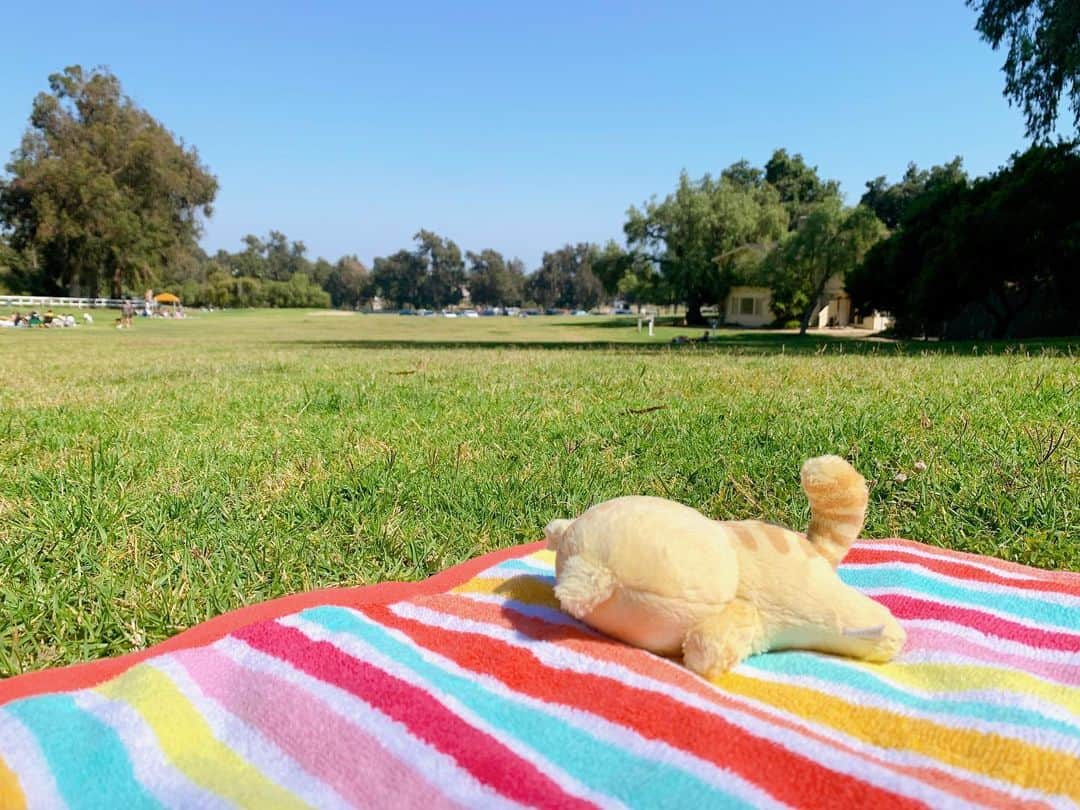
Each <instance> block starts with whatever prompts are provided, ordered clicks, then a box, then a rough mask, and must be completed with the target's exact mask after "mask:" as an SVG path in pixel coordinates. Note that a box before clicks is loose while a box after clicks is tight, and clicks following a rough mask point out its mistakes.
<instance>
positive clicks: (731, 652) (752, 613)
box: [683, 599, 761, 678]
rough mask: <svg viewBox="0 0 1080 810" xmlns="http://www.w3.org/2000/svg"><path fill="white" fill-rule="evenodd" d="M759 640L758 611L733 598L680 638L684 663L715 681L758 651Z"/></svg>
mask: <svg viewBox="0 0 1080 810" xmlns="http://www.w3.org/2000/svg"><path fill="white" fill-rule="evenodd" d="M760 640H761V620H760V618H759V617H758V612H757V608H755V607H754V606H753V605H751V604H750V603H749V602H744V601H743V600H741V599H736V600H735V601H733V602H731V603H730V604H729V605H728V606H727V607H726V608H724V610H723V611H722V612H721V613H719V614H717V615H715V616H710V617H709V618H707V619H705V620H703V621H701V622H699V623H698V624H696V625H695V626H694V627H692V628H691V629H690V632H689V633H687V634H686V638H685V639H683V664H685V665H686V667H687V668H688V669H690V670H692V671H694V672H696V673H698V674H699V675H701V676H703V677H705V678H715V677H717V676H719V675H723V674H724V673H725V672H727V671H728V670H730V669H731V668H733V667H734V666H736V665H737V664H738V663H739V662H740V661H742V660H743V659H744V658H746V657H747V656H748V655H752V654H753V653H755V652H757V651H758V649H757V648H758V646H759V644H760Z"/></svg>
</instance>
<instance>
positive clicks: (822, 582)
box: [544, 456, 906, 677]
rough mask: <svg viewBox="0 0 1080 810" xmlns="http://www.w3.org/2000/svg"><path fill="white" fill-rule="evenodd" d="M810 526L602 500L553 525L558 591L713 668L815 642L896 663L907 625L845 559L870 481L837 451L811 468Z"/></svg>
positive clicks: (585, 617)
mask: <svg viewBox="0 0 1080 810" xmlns="http://www.w3.org/2000/svg"><path fill="white" fill-rule="evenodd" d="M802 485H803V489H804V490H805V491H806V495H807V497H808V498H809V500H810V509H811V519H810V528H809V530H808V531H807V535H806V537H805V538H804V537H803V536H801V535H799V534H797V533H795V532H793V531H789V530H788V529H785V528H782V527H780V526H775V525H772V524H769V523H762V522H760V521H754V520H747V521H728V522H717V521H714V520H710V519H708V518H706V517H705V516H704V515H702V514H701V513H700V512H698V511H696V510H694V509H691V508H690V507H688V506H683V505H682V504H678V503H675V502H673V501H668V500H664V499H663V498H652V497H639V496H632V497H626V498H616V499H614V500H611V501H606V502H604V503H601V504H598V505H596V506H594V507H592V508H591V509H589V510H588V511H587V512H585V513H584V514H582V515H581V516H580V517H578V518H577V519H575V520H554V521H552V522H551V523H549V524H548V526H547V528H546V529H545V530H544V533H545V535H546V536H547V541H548V547H549V548H553V549H555V552H556V555H555V570H556V586H555V595H556V597H557V598H558V600H559V604H560V605H562V608H563V610H565V611H566V612H567V613H569V614H570V615H572V616H574V617H575V618H578V619H580V620H581V621H583V622H585V623H586V624H588V625H590V626H591V627H593V628H595V629H597V630H600V631H601V632H603V633H606V634H608V635H610V636H613V637H615V638H617V639H619V640H621V641H624V642H628V643H630V644H633V645H635V646H637V647H643V648H644V649H646V650H651V651H653V652H655V653H659V654H661V655H677V654H679V653H682V656H683V661H684V663H685V664H686V666H687V667H689V668H690V669H692V670H693V671H695V672H697V673H699V674H701V675H704V676H705V677H713V676H716V675H719V674H721V673H723V672H726V671H727V670H729V669H730V668H731V667H733V666H735V665H736V664H738V663H739V662H740V661H742V660H743V659H744V658H746V657H747V656H748V655H753V654H755V653H760V652H765V651H766V650H778V649H795V648H801V649H810V650H820V651H823V652H829V653H836V654H839V655H846V656H850V657H853V658H862V659H866V660H868V661H888V660H890V659H891V658H893V656H895V655H896V654H897V653H898V652H899V651H900V649H901V648H902V647H903V646H904V641H905V639H906V636H905V634H904V630H903V628H901V627H900V624H899V623H898V622H897V621H896V619H894V618H893V616H892V614H891V613H889V611H888V609H887V608H885V607H884V606H883V605H881V604H879V603H877V602H875V601H874V600H873V599H870V598H869V597H867V596H864V595H863V594H861V593H859V592H858V591H856V590H855V589H854V588H851V587H850V586H848V585H845V584H844V583H843V582H842V581H841V580H840V577H839V576H837V574H836V570H835V569H836V566H837V565H838V564H839V562H840V561H841V560H842V559H843V558H844V555H845V554H847V551H848V548H849V547H850V546H851V544H852V543H853V542H854V541H855V539H856V538H857V537H858V534H859V531H860V529H862V525H863V519H864V517H865V516H866V503H867V488H866V482H865V481H864V480H863V478H862V476H861V475H859V474H858V473H857V472H856V471H855V469H854V468H853V467H852V466H851V465H850V464H848V463H847V462H846V461H844V460H843V459H841V458H838V457H836V456H822V457H821V458H814V459H810V460H809V461H807V462H806V464H804V465H803V468H802Z"/></svg>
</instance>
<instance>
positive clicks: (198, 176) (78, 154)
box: [0, 66, 217, 295]
mask: <svg viewBox="0 0 1080 810" xmlns="http://www.w3.org/2000/svg"><path fill="white" fill-rule="evenodd" d="M49 88H50V91H49V92H47V93H41V94H39V95H38V96H37V98H36V99H35V100H34V103H33V109H32V111H31V114H30V126H29V128H28V129H27V131H26V134H25V135H24V136H23V138H22V142H21V143H20V145H19V147H18V148H17V149H16V150H15V152H14V154H13V156H12V159H11V162H10V163H9V164H8V166H7V171H8V172H9V173H10V175H11V177H10V179H9V180H7V181H5V182H4V183H3V184H2V185H0V221H2V222H3V223H4V224H6V226H7V227H8V228H9V229H10V232H11V244H12V246H13V247H14V248H15V249H17V250H20V251H23V252H24V253H25V254H27V255H29V256H31V257H32V260H33V262H34V264H35V265H36V267H37V272H38V273H39V274H40V279H41V283H42V285H43V286H45V287H47V288H49V289H51V290H52V291H53V292H75V291H84V292H88V293H90V294H94V295H96V294H100V293H101V292H104V291H106V290H107V291H109V292H110V293H111V294H113V295H120V294H121V292H122V291H123V290H124V289H128V290H134V289H137V288H139V287H141V286H142V285H144V284H150V283H152V282H153V280H154V278H155V277H156V276H157V275H158V274H159V273H160V272H161V271H162V270H163V269H164V268H165V267H167V266H169V265H170V264H172V263H177V262H182V261H184V260H186V259H187V258H189V257H190V254H191V253H192V252H193V251H194V250H195V249H196V240H197V238H198V236H199V233H200V220H199V217H200V216H210V214H211V211H212V208H211V205H212V203H213V201H214V196H215V195H216V193H217V180H216V179H215V178H214V177H213V175H211V174H210V173H209V171H208V170H207V169H206V167H205V166H203V164H202V163H201V161H200V160H199V156H198V153H197V152H196V150H195V149H194V148H193V147H189V146H186V145H185V144H183V143H182V142H177V140H176V139H175V138H174V137H173V135H172V134H171V133H169V131H168V130H166V129H165V127H164V126H163V125H162V124H160V123H159V122H158V121H156V120H155V119H154V118H153V117H152V116H151V115H150V114H149V113H148V112H146V111H145V110H143V109H141V108H140V107H138V106H137V105H136V104H135V103H134V102H133V101H132V100H131V99H129V98H127V97H126V96H124V95H123V93H122V90H121V87H120V82H119V80H118V79H117V78H116V77H115V76H114V75H112V74H111V73H109V72H108V71H106V70H92V71H89V72H86V71H84V70H83V69H82V68H80V67H78V66H75V67H69V68H66V69H65V70H64V71H63V72H62V73H56V74H53V75H51V76H50V77H49Z"/></svg>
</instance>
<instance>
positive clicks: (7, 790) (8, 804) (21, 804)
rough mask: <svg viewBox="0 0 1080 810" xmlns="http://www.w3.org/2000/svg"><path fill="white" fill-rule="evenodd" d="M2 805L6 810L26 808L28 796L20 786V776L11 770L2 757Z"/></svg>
mask: <svg viewBox="0 0 1080 810" xmlns="http://www.w3.org/2000/svg"><path fill="white" fill-rule="evenodd" d="M0 807H3V808H4V810H26V796H25V795H23V792H22V788H21V787H19V777H17V776H16V775H15V774H13V773H12V772H11V769H10V768H8V766H7V765H5V764H4V760H3V758H0Z"/></svg>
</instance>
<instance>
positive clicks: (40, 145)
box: [0, 0, 1080, 337]
mask: <svg viewBox="0 0 1080 810" xmlns="http://www.w3.org/2000/svg"><path fill="white" fill-rule="evenodd" d="M967 3H968V5H969V6H973V7H975V8H976V9H977V10H978V11H979V17H978V21H977V24H976V28H977V30H978V31H979V33H980V34H981V35H982V36H983V37H984V39H986V40H987V41H988V42H989V43H990V44H991V45H992V46H993V47H994V48H997V47H999V46H1001V45H1002V44H1004V43H1007V44H1008V47H1009V54H1008V58H1007V60H1006V62H1005V65H1004V67H1003V70H1004V72H1005V75H1006V87H1005V94H1006V96H1007V97H1008V98H1009V99H1010V102H1011V103H1016V104H1018V105H1020V106H1021V107H1022V108H1023V110H1024V113H1025V116H1026V119H1027V125H1028V134H1029V135H1030V136H1031V137H1032V138H1033V145H1032V146H1031V147H1030V148H1029V149H1027V150H1026V151H1025V152H1023V153H1018V154H1015V155H1013V156H1012V157H1011V158H1010V160H1009V162H1008V163H1007V164H1006V165H1004V166H1002V167H1001V168H1000V169H998V170H997V171H995V172H992V173H991V174H989V175H987V176H985V177H977V178H971V177H969V176H968V175H967V173H966V172H965V171H964V169H963V164H962V161H961V159H960V158H959V157H958V158H955V159H954V160H952V161H950V162H947V163H944V164H942V165H940V166H933V167H931V168H929V169H920V168H919V167H918V166H915V165H914V164H912V165H910V166H909V167H908V169H907V171H906V172H905V174H904V175H903V176H902V177H901V178H899V179H898V180H897V181H895V182H892V183H890V182H889V181H888V180H887V179H886V178H885V177H877V178H875V179H873V180H870V181H869V182H867V183H866V191H865V193H863V194H862V196H861V198H860V199H859V201H858V203H857V204H855V205H848V204H847V203H846V202H845V201H844V197H843V196H842V194H841V191H840V187H839V184H838V183H837V182H835V181H833V180H829V179H826V178H823V177H822V176H821V175H820V174H819V171H818V169H817V167H816V166H812V165H810V164H808V163H807V162H806V160H805V159H804V158H803V156H802V155H800V154H798V153H789V152H788V151H787V150H785V149H777V150H776V151H775V152H774V153H773V154H772V155H771V157H770V158H769V160H768V161H767V162H766V163H765V165H764V166H755V165H752V164H751V163H749V162H748V161H746V160H740V161H737V162H735V163H732V164H731V165H729V166H728V167H727V168H725V169H722V170H721V171H720V172H719V173H718V174H715V175H713V174H705V175H704V176H702V177H700V178H696V179H695V178H691V177H690V176H689V175H688V174H686V173H685V172H684V173H683V174H682V175H681V176H680V178H679V179H678V182H677V184H676V186H675V188H674V189H673V190H672V191H671V192H670V193H668V194H667V195H665V196H664V197H663V198H658V197H653V198H652V199H650V200H648V201H646V202H644V203H642V204H640V205H637V206H631V207H630V208H629V209H628V210H627V212H626V219H625V223H624V225H623V234H622V236H623V240H622V243H621V244H620V243H619V242H616V241H615V240H609V241H608V242H607V243H606V244H604V245H597V244H590V243H579V244H566V245H564V246H562V247H560V248H558V249H555V250H552V251H550V252H547V253H545V254H544V255H543V258H542V260H541V263H540V266H539V267H537V268H534V269H533V270H532V271H531V272H527V270H526V268H525V266H524V264H523V263H522V262H521V261H520V260H519V259H517V258H507V257H505V256H504V255H502V254H501V253H500V252H499V251H497V250H494V249H492V248H484V249H481V250H479V251H477V252H473V251H471V250H467V251H464V252H463V251H462V249H461V248H460V247H459V246H458V245H457V244H456V243H455V242H454V241H453V240H452V239H449V238H447V237H445V236H441V235H439V234H436V233H433V232H431V231H429V230H425V229H421V230H419V231H418V232H417V233H416V234H415V235H414V237H413V243H414V244H413V245H412V246H410V247H406V248H402V249H401V250H398V251H397V252H396V253H393V254H392V255H389V256H382V257H378V258H376V259H375V260H374V261H373V263H372V266H371V267H370V268H368V267H367V266H366V265H365V264H364V263H363V262H361V261H360V260H359V259H358V258H357V257H356V256H352V255H350V256H344V257H341V258H339V259H338V260H337V261H335V262H330V261H328V260H325V259H323V258H317V259H314V260H312V259H310V258H309V257H308V256H307V249H306V247H305V245H304V244H303V243H302V242H299V241H293V240H290V239H289V238H288V237H287V236H285V234H283V233H281V232H279V231H273V230H272V231H270V232H269V234H267V235H266V236H265V237H258V236H254V235H249V236H246V237H244V239H243V240H242V248H241V249H240V250H238V251H236V252H231V253H230V252H228V251H223V250H222V251H218V252H217V253H216V254H214V255H212V256H211V255H208V254H206V253H205V252H204V251H202V250H201V248H200V247H199V245H198V238H199V236H200V234H201V224H202V221H203V220H204V219H205V218H207V217H209V216H211V214H212V210H213V209H212V205H213V201H214V198H215V196H216V193H217V180H216V178H215V177H214V176H213V175H212V174H211V173H210V171H209V169H208V168H207V167H206V166H205V165H203V163H202V162H201V159H200V157H199V154H198V152H197V150H196V149H195V148H194V147H192V146H189V145H187V144H184V143H183V142H182V141H177V140H176V139H175V138H174V137H173V135H172V134H171V133H169V132H168V130H167V129H165V127H164V126H163V125H162V124H161V123H159V122H158V121H156V120H155V119H154V118H153V117H152V116H151V115H150V114H149V113H147V112H146V111H145V110H143V109H141V108H140V107H138V106H137V105H136V104H135V103H134V102H132V101H131V99H129V98H128V97H126V96H125V95H124V94H123V92H122V90H121V87H120V83H119V81H118V80H117V78H116V77H115V76H113V75H112V74H111V73H109V72H108V71H106V70H93V71H84V70H83V69H82V68H80V67H77V66H76V67H69V68H67V69H65V70H64V71H63V72H62V73H58V74H54V75H53V76H50V77H49V92H44V93H41V94H39V95H38V96H37V98H36V99H35V100H34V102H33V106H32V109H31V114H30V125H29V127H28V128H27V131H26V133H25V135H24V136H23V138H22V141H21V143H20V144H19V145H18V147H17V148H16V149H15V151H14V153H13V154H12V158H11V161H10V162H9V163H8V165H7V175H8V176H7V177H6V178H4V179H3V180H2V181H0V292H2V291H4V290H5V289H6V290H7V291H11V292H20V293H41V294H54V295H60V294H81V295H111V296H117V297H118V296H120V295H122V294H133V295H140V294H141V292H142V290H144V289H146V288H148V287H155V288H158V289H160V288H161V287H163V286H164V287H168V288H170V289H174V290H175V291H176V292H178V294H179V295H180V296H181V298H182V299H183V300H184V301H185V302H186V303H191V304H210V305H216V306H278V307H287V306H305V307H313V306H337V307H350V308H355V307H360V306H363V305H365V304H366V303H368V302H370V301H371V300H372V299H373V298H375V297H378V298H380V299H382V300H383V301H384V302H385V304H386V305H387V306H392V307H396V308H403V307H415V308H432V309H435V308H443V307H447V306H454V305H456V304H459V303H462V302H463V301H464V300H465V297H466V296H468V300H469V301H470V303H472V304H476V305H487V306H515V305H516V306H520V305H534V306H540V307H544V308H549V307H558V308H574V309H579V308H580V309H591V308H593V307H595V306H597V305H598V304H600V303H602V302H605V301H611V300H612V299H614V298H620V299H622V300H625V301H627V302H629V303H637V304H681V305H684V306H685V308H686V320H687V322H688V323H690V324H698V323H702V322H704V320H705V315H704V310H706V308H708V307H718V308H719V309H720V313H721V317H722V314H723V305H724V303H725V300H726V298H727V296H728V294H729V293H730V291H731V289H732V288H733V287H735V286H737V285H751V286H760V287H767V288H769V289H770V290H771V293H772V297H771V306H772V310H773V313H774V314H775V316H776V323H777V324H783V325H789V324H798V325H799V326H800V327H801V329H802V330H803V331H805V330H806V328H807V327H808V325H809V323H810V322H811V320H812V318H813V315H814V313H815V312H816V310H817V308H818V306H819V305H820V301H821V296H822V293H823V291H824V290H825V288H826V285H827V284H828V282H829V280H830V279H832V278H835V277H839V278H840V279H842V280H843V281H844V283H845V286H846V289H847V291H848V293H849V295H850V297H851V301H852V304H853V306H854V307H855V308H856V309H857V310H858V311H861V312H862V313H864V314H868V313H869V312H871V311H873V310H880V311H885V312H888V313H890V314H892V315H893V316H894V317H895V319H896V330H897V332H899V333H900V334H903V335H912V336H916V335H924V336H933V335H936V336H941V337H1015V336H1023V335H1031V334H1065V333H1076V332H1077V331H1078V323H1080V317H1078V316H1077V314H1076V313H1077V312H1078V311H1080V281H1078V279H1080V269H1078V268H1080V201H1078V200H1080V197H1078V196H1077V195H1076V194H1075V189H1076V188H1080V154H1078V149H1077V143H1076V142H1075V141H1069V140H1058V141H1057V142H1051V141H1050V140H1049V135H1050V133H1051V131H1052V128H1053V125H1054V123H1055V121H1056V119H1057V116H1058V114H1059V107H1060V106H1062V105H1061V99H1062V97H1063V96H1067V97H1068V98H1069V99H1070V104H1071V107H1072V111H1073V113H1074V121H1073V123H1074V125H1075V126H1077V127H1078V128H1080V44H1078V43H1080V17H1078V16H1077V15H1075V14H1067V13H1065V11H1067V10H1068V9H1069V8H1071V5H1070V3H1072V0H1008V1H1007V2H1006V0H967Z"/></svg>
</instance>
